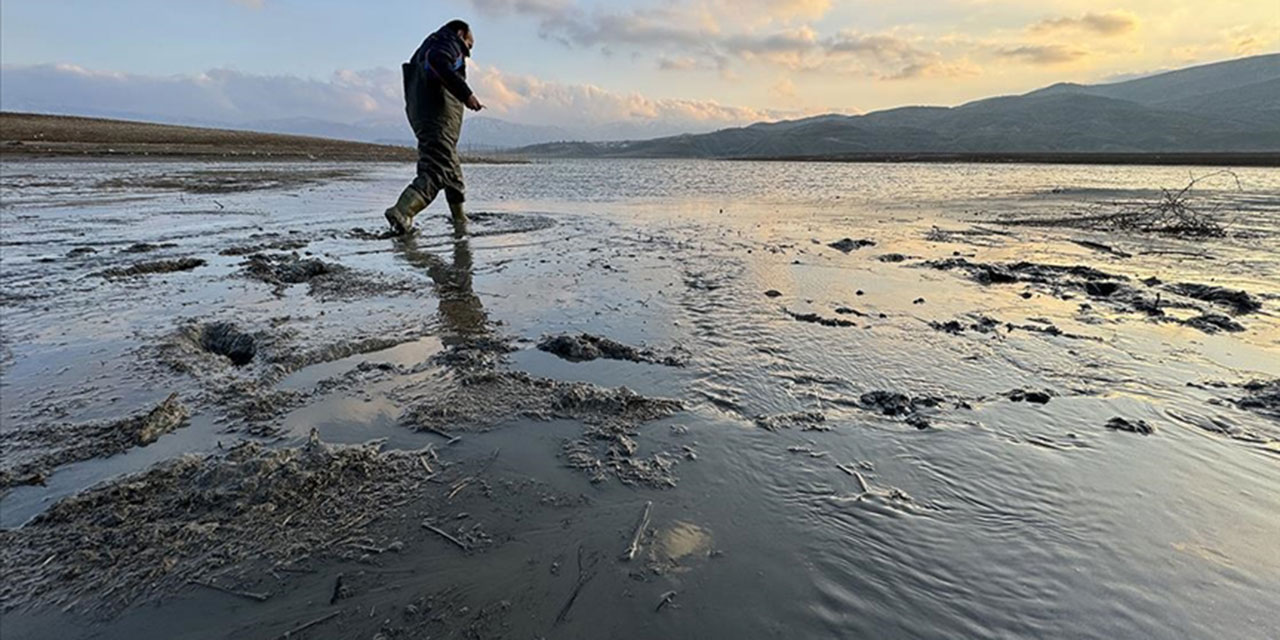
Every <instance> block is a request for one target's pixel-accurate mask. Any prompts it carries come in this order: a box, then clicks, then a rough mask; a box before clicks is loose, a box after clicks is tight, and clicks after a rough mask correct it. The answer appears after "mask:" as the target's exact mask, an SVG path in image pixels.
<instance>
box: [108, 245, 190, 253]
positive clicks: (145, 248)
mask: <svg viewBox="0 0 1280 640" xmlns="http://www.w3.org/2000/svg"><path fill="white" fill-rule="evenodd" d="M176 246H178V245H176V244H174V243H172V242H165V243H162V244H154V243H151V242H135V243H133V244H131V245H129V246H127V247H125V248H123V249H121V250H120V251H121V252H122V253H151V252H152V251H157V250H159V249H171V248H173V247H176Z"/></svg>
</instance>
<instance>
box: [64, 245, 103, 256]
mask: <svg viewBox="0 0 1280 640" xmlns="http://www.w3.org/2000/svg"><path fill="white" fill-rule="evenodd" d="M97 252H98V250H97V249H94V248H93V247H76V248H74V249H72V250H70V251H68V252H67V257H68V258H79V257H80V256H87V255H91V254H94V253H97Z"/></svg>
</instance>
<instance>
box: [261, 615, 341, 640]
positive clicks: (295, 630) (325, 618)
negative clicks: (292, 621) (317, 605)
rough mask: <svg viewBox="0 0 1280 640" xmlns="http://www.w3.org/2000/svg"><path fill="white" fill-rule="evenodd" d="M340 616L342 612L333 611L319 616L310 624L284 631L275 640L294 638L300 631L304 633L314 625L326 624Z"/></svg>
mask: <svg viewBox="0 0 1280 640" xmlns="http://www.w3.org/2000/svg"><path fill="white" fill-rule="evenodd" d="M341 614H342V612H341V611H334V612H333V613H330V614H327V615H324V616H321V617H319V618H316V619H315V620H312V621H311V622H308V623H306V624H300V625H298V626H296V627H294V628H292V629H290V630H288V631H286V632H284V633H282V634H280V635H278V636H276V640H286V639H287V638H292V637H293V636H294V634H296V633H300V632H302V631H306V630H307V629H310V628H311V627H314V626H316V625H318V624H320V623H323V622H328V621H330V620H332V619H334V618H336V617H338V616H339V615H341Z"/></svg>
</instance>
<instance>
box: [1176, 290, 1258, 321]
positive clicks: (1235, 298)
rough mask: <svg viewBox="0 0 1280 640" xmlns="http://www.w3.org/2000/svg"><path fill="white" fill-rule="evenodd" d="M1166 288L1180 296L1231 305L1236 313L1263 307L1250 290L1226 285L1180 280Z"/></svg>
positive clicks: (1251, 311)
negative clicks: (1231, 287)
mask: <svg viewBox="0 0 1280 640" xmlns="http://www.w3.org/2000/svg"><path fill="white" fill-rule="evenodd" d="M1164 289H1165V290H1166V291H1169V292H1171V293H1176V294H1178V295H1180V296H1186V297H1188V298H1194V299H1196V300H1201V301H1204V302H1211V303H1213V304H1217V305H1222V306H1225V307H1229V308H1230V309H1231V310H1232V311H1233V312H1234V313H1237V314H1241V315H1243V314H1246V313H1253V312H1255V311H1259V310H1261V309H1262V302H1261V301H1259V300H1258V299H1257V298H1255V297H1253V296H1251V295H1249V292H1247V291H1240V290H1238V289H1228V288H1226V287H1218V286H1213V285H1207V284H1196V283H1193V282H1179V283H1177V284H1170V285H1165V287H1164Z"/></svg>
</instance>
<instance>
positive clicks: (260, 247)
mask: <svg viewBox="0 0 1280 640" xmlns="http://www.w3.org/2000/svg"><path fill="white" fill-rule="evenodd" d="M307 244H308V243H307V241H306V240H298V239H293V238H284V239H281V240H272V241H269V242H263V243H261V244H250V245H237V246H234V247H227V248H226V249H223V250H222V251H219V252H218V255H222V256H247V255H252V254H255V253H262V252H264V251H297V250H299V249H301V248H303V247H305V246H307Z"/></svg>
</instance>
